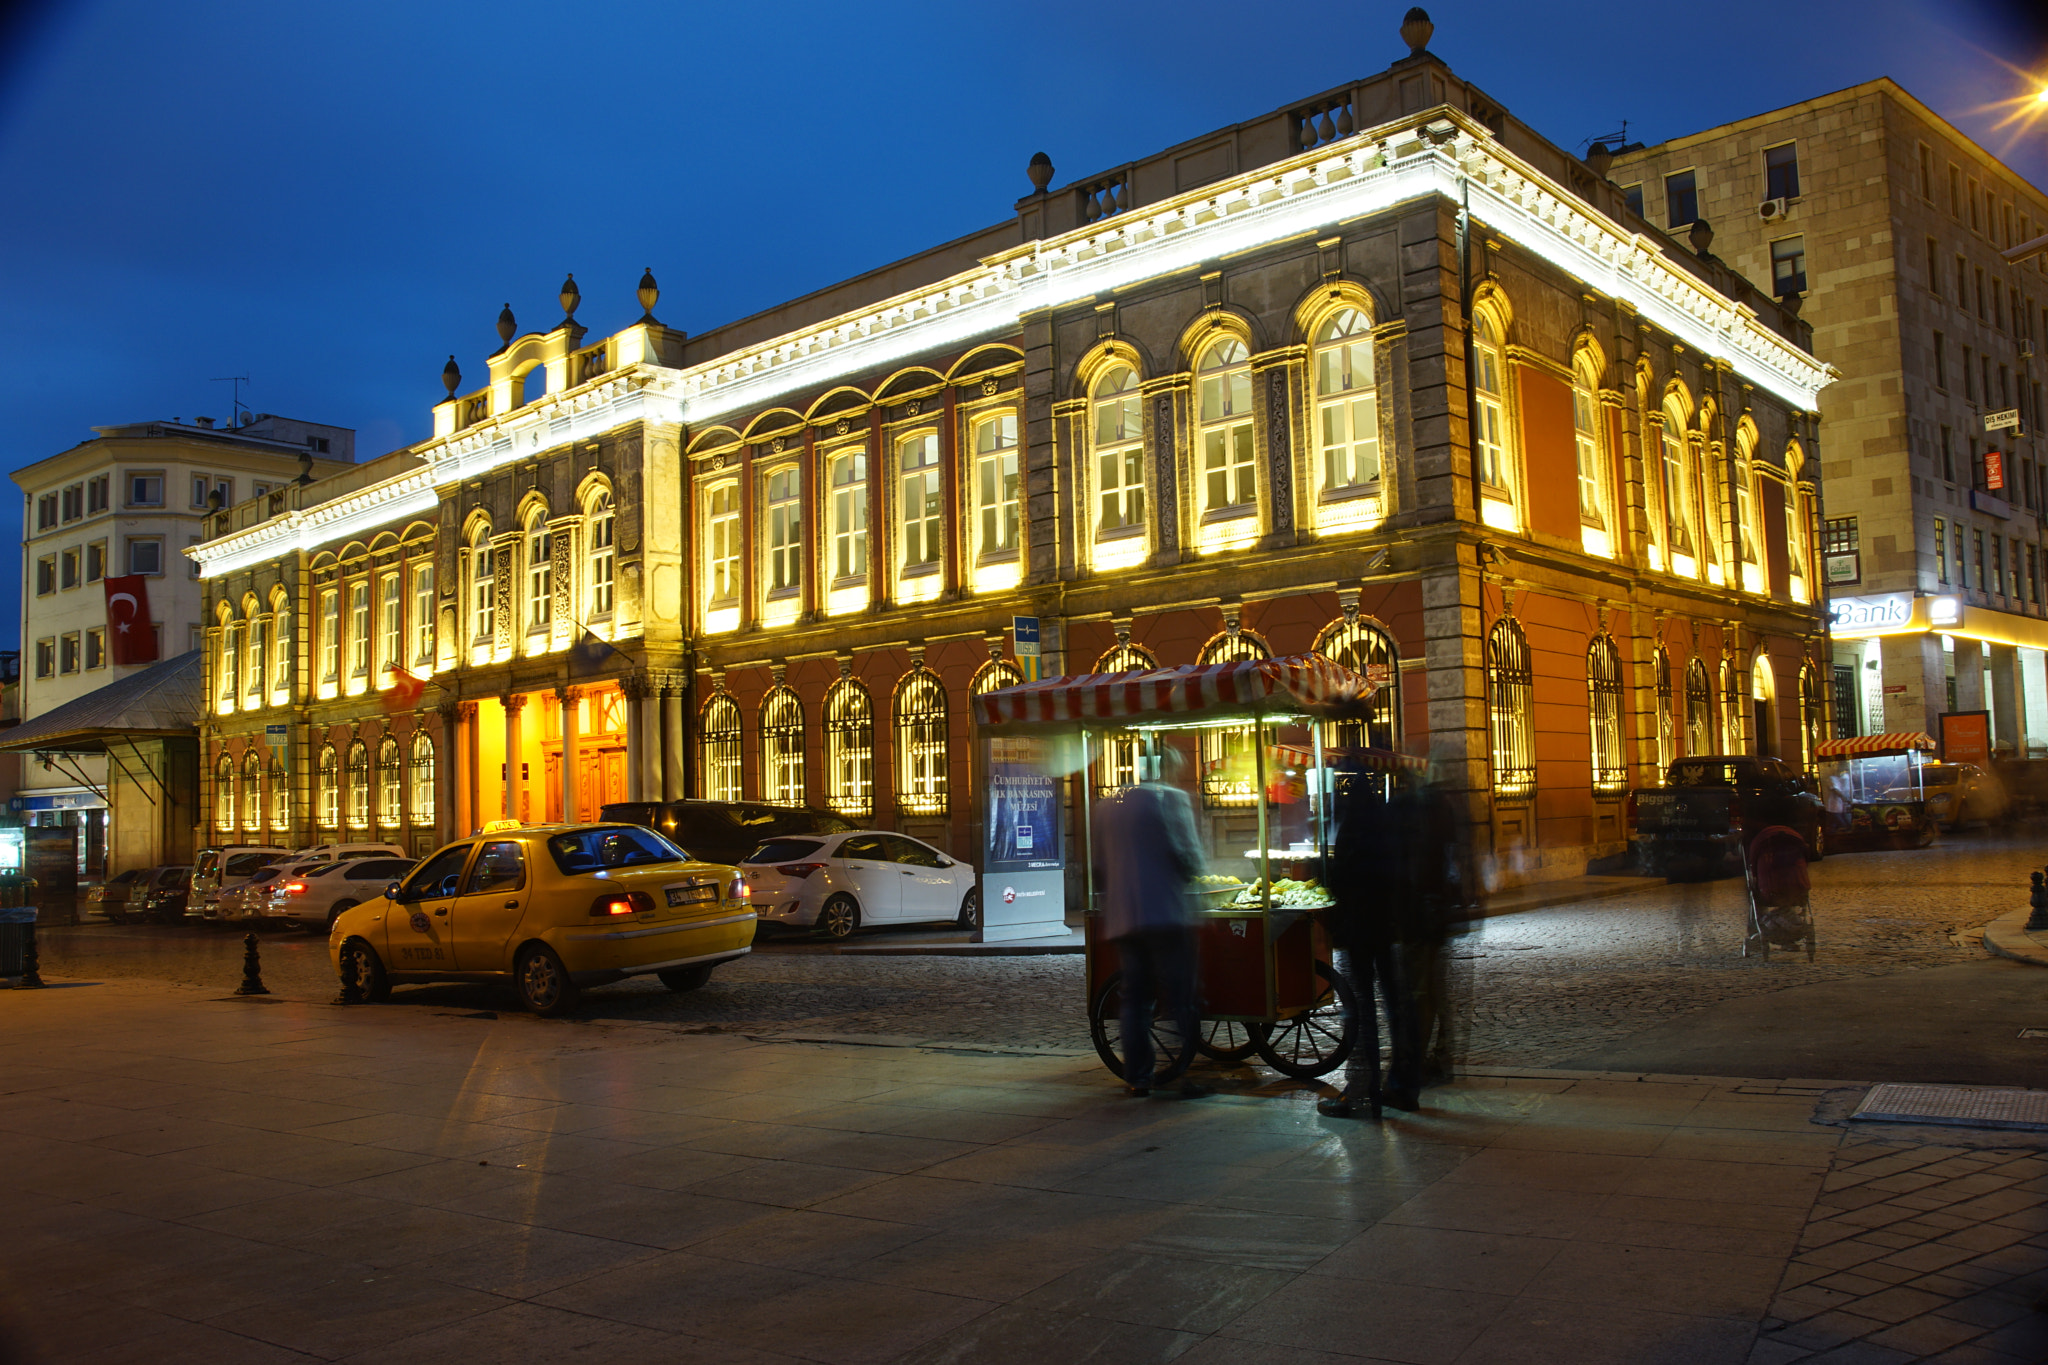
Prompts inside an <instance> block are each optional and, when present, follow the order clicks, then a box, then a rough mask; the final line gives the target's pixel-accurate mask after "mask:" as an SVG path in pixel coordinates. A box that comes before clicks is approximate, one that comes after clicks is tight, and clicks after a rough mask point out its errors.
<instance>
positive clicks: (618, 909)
mask: <svg viewBox="0 0 2048 1365" xmlns="http://www.w3.org/2000/svg"><path fill="white" fill-rule="evenodd" d="M653 908H654V897H652V896H650V895H648V894H647V893H646V892H645V891H612V892H607V893H606V894H605V895H602V896H599V897H598V898H597V899H596V900H594V901H592V902H591V903H590V914H591V918H593V919H605V918H607V917H610V916H614V915H630V914H632V913H633V912H634V911H636V910H652V909H653Z"/></svg>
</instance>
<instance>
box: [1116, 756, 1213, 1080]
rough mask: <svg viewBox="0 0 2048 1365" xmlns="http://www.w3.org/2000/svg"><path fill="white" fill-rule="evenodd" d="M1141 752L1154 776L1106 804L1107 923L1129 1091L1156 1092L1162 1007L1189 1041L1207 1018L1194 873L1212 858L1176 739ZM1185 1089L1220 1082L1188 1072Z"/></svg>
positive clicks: (1185, 1044) (1184, 1042)
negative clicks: (1184, 786)
mask: <svg viewBox="0 0 2048 1365" xmlns="http://www.w3.org/2000/svg"><path fill="white" fill-rule="evenodd" d="M1140 762H1141V763H1143V764H1146V765H1148V767H1150V769H1151V771H1150V773H1149V774H1148V776H1147V777H1146V779H1145V780H1143V781H1141V782H1139V783H1138V784H1137V785H1136V786H1134V787H1131V788H1128V789H1127V790H1125V791H1124V792H1122V793H1121V794H1119V795H1117V796H1114V797H1112V798H1110V799H1109V800H1107V801H1104V802H1102V803H1101V804H1100V805H1098V806H1096V808H1095V829H1094V859H1095V884H1096V886H1098V887H1099V888H1101V895H1102V920H1103V926H1102V927H1103V933H1104V935H1105V936H1106V937H1107V938H1109V939H1110V941H1112V942H1113V943H1115V944H1116V947H1117V957H1118V960H1119V961H1120V962H1121V964H1122V970H1123V985H1122V995H1123V1014H1122V1018H1121V1020H1120V1021H1119V1022H1120V1025H1121V1029H1122V1040H1123V1060H1124V1093H1125V1094H1127V1095H1136V1096H1142V1095H1149V1094H1151V1093H1152V1091H1153V1089H1154V1088H1155V1087H1156V1086H1157V1085H1158V1083H1159V1081H1160V1079H1161V1078H1160V1077H1159V1076H1158V1075H1157V1065H1158V1058H1157V1057H1156V1056H1155V1055H1154V1052H1153V1047H1152V1023H1153V1016H1154V1014H1155V1012H1157V1013H1162V1014H1164V1015H1165V1016H1166V1017H1167V1018H1168V1019H1169V1020H1170V1021H1171V1022H1172V1026H1173V1028H1174V1031H1175V1037H1176V1038H1177V1039H1179V1040H1181V1045H1182V1047H1183V1048H1184V1049H1185V1048H1189V1047H1190V1046H1191V1041H1192V1039H1193V1038H1194V1037H1195V1030H1196V1028H1197V1027H1198V1026H1199V1014H1198V1012H1197V1009H1196V1004H1195V925H1194V917H1193V915H1192V913H1191V906H1190V904H1189V899H1188V883H1189V882H1190V881H1192V880H1193V879H1194V878H1195V877H1196V876H1198V875H1199V874H1200V873H1201V872H1202V870H1203V867H1204V866H1205V864H1206V863H1207V858H1206V857H1205V856H1204V854H1203V852H1202V843H1201V839H1200V836H1199V835H1198V834H1197V833H1196V831H1195V810H1194V803H1193V802H1191V801H1190V800H1189V799H1188V794H1187V793H1186V792H1185V791H1183V790H1181V788H1180V787H1179V786H1178V785H1176V783H1175V782H1174V781H1172V780H1171V779H1173V778H1177V777H1178V776H1179V773H1180V771H1181V768H1182V760H1181V757H1180V755H1179V753H1177V752H1176V751H1174V750H1172V749H1167V750H1166V751H1165V752H1164V753H1162V754H1160V755H1159V756H1157V757H1147V758H1142V759H1140ZM1173 1060H1174V1059H1172V1058H1168V1059H1167V1062H1168V1065H1169V1066H1171V1065H1172V1063H1173ZM1164 1079H1165V1080H1168V1081H1171V1080H1172V1079H1174V1077H1173V1076H1172V1075H1169V1076H1166V1077H1164ZM1178 1093H1179V1094H1180V1095H1181V1097H1182V1098H1194V1097H1197V1096H1200V1095H1206V1094H1209V1093H1210V1092H1209V1090H1208V1089H1207V1088H1205V1087H1203V1086H1199V1085H1195V1084H1193V1083H1192V1082H1186V1081H1183V1082H1182V1084H1181V1086H1180V1090H1179V1092H1178Z"/></svg>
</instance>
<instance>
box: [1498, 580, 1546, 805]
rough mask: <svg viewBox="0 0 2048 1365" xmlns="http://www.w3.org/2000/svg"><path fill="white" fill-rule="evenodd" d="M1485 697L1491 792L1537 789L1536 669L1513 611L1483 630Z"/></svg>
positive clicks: (1510, 796) (1510, 794)
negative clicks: (1490, 744)
mask: <svg viewBox="0 0 2048 1365" xmlns="http://www.w3.org/2000/svg"><path fill="white" fill-rule="evenodd" d="M1486 700H1487V710H1488V712H1489V713H1490V714H1491V718H1492V721H1493V790H1494V793H1495V795H1497V796H1499V797H1500V798H1501V799H1503V800H1508V801H1517V800H1526V799H1527V798H1528V797H1530V796H1532V795H1534V794H1535V791H1536V733H1535V716H1534V710H1535V703H1536V675H1535V672H1534V671H1533V670H1532V669H1531V667H1530V664H1529V641H1528V638H1527V637H1526V636H1524V635H1523V634H1522V627H1521V625H1520V623H1518V622H1517V621H1516V620H1515V618H1514V617H1512V616H1503V617H1502V618H1501V619H1500V620H1498V621H1496V622H1494V625H1493V629H1492V630H1491V631H1489V632H1487V636H1486Z"/></svg>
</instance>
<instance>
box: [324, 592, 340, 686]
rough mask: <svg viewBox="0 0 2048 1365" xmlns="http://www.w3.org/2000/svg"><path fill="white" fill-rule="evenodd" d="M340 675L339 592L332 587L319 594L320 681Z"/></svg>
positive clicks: (331, 679)
mask: <svg viewBox="0 0 2048 1365" xmlns="http://www.w3.org/2000/svg"><path fill="white" fill-rule="evenodd" d="M340 676H341V594H340V593H339V592H337V591H336V590H335V589H333V588H329V589H327V591H325V592H323V593H321V594H320V681H322V682H333V681H334V680H335V679H337V678H339V677H340Z"/></svg>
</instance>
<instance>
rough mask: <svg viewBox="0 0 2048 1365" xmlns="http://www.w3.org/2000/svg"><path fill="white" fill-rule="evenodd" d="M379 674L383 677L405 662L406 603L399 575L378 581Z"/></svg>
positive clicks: (392, 574)
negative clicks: (400, 586) (401, 593)
mask: <svg viewBox="0 0 2048 1365" xmlns="http://www.w3.org/2000/svg"><path fill="white" fill-rule="evenodd" d="M377 617H378V620H377V627H378V630H377V637H378V645H377V672H378V674H379V675H382V674H384V673H386V672H389V671H390V670H391V669H394V668H396V667H398V666H399V665H400V664H402V663H404V662H405V601H404V598H402V597H401V596H400V595H399V583H398V575H397V574H395V573H388V574H385V575H384V576H383V577H382V578H380V579H378V580H377Z"/></svg>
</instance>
